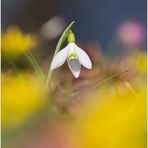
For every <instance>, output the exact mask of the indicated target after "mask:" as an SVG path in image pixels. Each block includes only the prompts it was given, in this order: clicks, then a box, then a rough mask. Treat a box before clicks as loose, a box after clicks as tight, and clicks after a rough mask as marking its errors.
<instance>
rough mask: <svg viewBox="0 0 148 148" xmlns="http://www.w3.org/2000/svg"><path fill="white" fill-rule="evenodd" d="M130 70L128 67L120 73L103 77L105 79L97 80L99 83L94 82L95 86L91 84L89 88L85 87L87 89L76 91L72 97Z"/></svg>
mask: <svg viewBox="0 0 148 148" xmlns="http://www.w3.org/2000/svg"><path fill="white" fill-rule="evenodd" d="M128 71H129V69H126V70H124V71H122V72H120V73H118V74H113V75H111V76H109V77H107V78H105V79H103V80H101V81H99V82H97V83H96V84H94V85H93V86H90V87H88V88H85V89H83V90H82V91H80V92H76V93H75V94H73V95H72V97H75V96H77V95H78V94H82V93H85V92H86V90H91V89H96V88H98V87H99V86H101V85H103V84H105V83H106V82H108V81H111V80H113V79H115V78H118V77H119V76H121V75H122V74H124V73H126V72H128Z"/></svg>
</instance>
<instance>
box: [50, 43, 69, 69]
mask: <svg viewBox="0 0 148 148" xmlns="http://www.w3.org/2000/svg"><path fill="white" fill-rule="evenodd" d="M68 52H69V46H68V45H67V46H66V47H65V48H63V49H62V50H60V51H59V52H58V53H57V54H56V55H55V57H54V58H53V60H52V62H51V66H50V69H52V70H53V69H55V68H57V67H59V66H61V65H63V64H64V62H65V61H66V58H67V55H68Z"/></svg>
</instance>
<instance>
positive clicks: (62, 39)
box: [46, 21, 74, 88]
mask: <svg viewBox="0 0 148 148" xmlns="http://www.w3.org/2000/svg"><path fill="white" fill-rule="evenodd" d="M73 24H74V21H73V22H71V23H70V25H69V26H68V27H67V28H66V29H65V31H64V32H63V33H62V35H61V37H60V39H59V41H58V44H57V46H56V49H55V52H54V56H55V55H56V54H57V53H58V52H59V50H60V49H61V46H62V45H63V43H64V41H65V40H66V38H67V36H68V33H69V31H70V28H71V27H72V25H73ZM54 56H53V58H54ZM52 74H53V70H51V69H50V67H49V71H48V76H47V80H46V85H47V88H48V83H49V81H50V79H51V77H52Z"/></svg>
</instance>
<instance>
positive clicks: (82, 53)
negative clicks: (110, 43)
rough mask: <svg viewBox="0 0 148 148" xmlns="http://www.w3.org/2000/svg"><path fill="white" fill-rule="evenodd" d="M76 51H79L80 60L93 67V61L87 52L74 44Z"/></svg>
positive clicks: (90, 67)
mask: <svg viewBox="0 0 148 148" xmlns="http://www.w3.org/2000/svg"><path fill="white" fill-rule="evenodd" d="M74 49H75V52H76V53H77V56H78V59H79V62H80V63H81V64H82V65H83V66H84V67H85V68H87V69H92V62H91V60H90V58H89V56H88V55H87V53H86V52H85V51H84V50H82V49H81V48H79V47H78V46H77V45H76V44H75V45H74Z"/></svg>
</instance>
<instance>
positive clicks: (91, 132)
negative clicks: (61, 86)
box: [72, 85, 147, 148]
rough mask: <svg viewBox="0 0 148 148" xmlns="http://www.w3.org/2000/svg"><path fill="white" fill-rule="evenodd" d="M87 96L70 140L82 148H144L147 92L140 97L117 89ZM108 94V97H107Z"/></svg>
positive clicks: (128, 91)
mask: <svg viewBox="0 0 148 148" xmlns="http://www.w3.org/2000/svg"><path fill="white" fill-rule="evenodd" d="M116 87H117V90H116V91H119V92H118V93H119V94H117V92H116V91H115V90H114V88H112V89H109V88H108V89H107V88H106V89H104V90H102V91H99V92H96V93H95V94H93V95H90V96H89V98H90V100H91V101H89V103H86V104H85V105H83V106H81V109H80V111H79V112H78V118H77V119H76V122H73V134H72V136H73V138H74V139H77V141H78V143H79V145H80V147H81V148H145V147H146V140H147V138H146V88H145V86H143V88H142V89H141V90H140V93H137V94H133V92H132V91H131V90H130V89H129V88H128V87H126V85H125V88H124V87H123V86H119V87H120V88H121V89H123V88H124V91H122V92H121V93H120V89H119V90H118V85H117V86H116ZM106 91H107V93H106Z"/></svg>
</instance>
